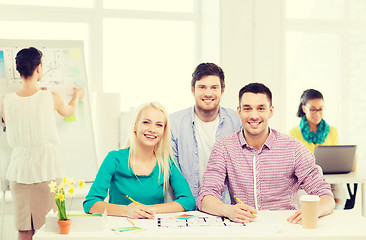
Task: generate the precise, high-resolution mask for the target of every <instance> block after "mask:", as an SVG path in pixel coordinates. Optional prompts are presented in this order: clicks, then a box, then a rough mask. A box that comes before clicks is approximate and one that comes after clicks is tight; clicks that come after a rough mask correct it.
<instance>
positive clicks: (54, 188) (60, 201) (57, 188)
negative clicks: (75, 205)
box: [48, 177, 84, 220]
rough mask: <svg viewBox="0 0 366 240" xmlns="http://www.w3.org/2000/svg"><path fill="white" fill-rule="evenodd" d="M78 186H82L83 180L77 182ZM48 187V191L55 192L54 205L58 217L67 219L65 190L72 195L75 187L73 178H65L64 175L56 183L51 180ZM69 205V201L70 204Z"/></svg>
mask: <svg viewBox="0 0 366 240" xmlns="http://www.w3.org/2000/svg"><path fill="white" fill-rule="evenodd" d="M78 185H79V188H82V187H83V186H84V181H80V182H79V184H78ZM48 186H49V187H50V192H52V193H55V200H56V205H57V208H58V217H59V219H60V220H67V219H68V218H67V214H66V203H65V192H68V194H70V196H71V201H72V196H73V195H74V192H75V189H74V179H73V178H67V177H64V179H63V181H62V182H61V183H60V184H59V185H57V183H56V182H55V181H51V183H50V184H48ZM69 206H71V202H70V205H69Z"/></svg>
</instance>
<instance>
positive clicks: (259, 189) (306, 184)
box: [196, 83, 335, 223]
mask: <svg viewBox="0 0 366 240" xmlns="http://www.w3.org/2000/svg"><path fill="white" fill-rule="evenodd" d="M273 110H274V108H273V106H272V93H271V91H270V90H269V89H268V88H267V87H266V86H265V85H263V84H261V83H251V84H248V85H246V86H245V87H243V88H242V89H241V90H240V91H239V107H238V109H237V112H238V115H239V117H240V118H241V121H242V129H241V130H239V131H237V132H235V133H234V134H232V135H229V136H227V137H223V138H221V139H220V140H218V141H217V142H216V143H215V145H214V146H213V149H212V152H211V156H210V159H209V162H208V167H207V170H206V172H205V174H204V177H203V184H202V186H201V188H200V191H199V195H198V197H197V199H196V204H197V206H198V208H199V209H201V210H202V211H204V212H207V213H211V214H214V215H218V216H225V217H228V218H230V219H231V220H233V221H235V222H245V223H247V222H251V221H253V220H254V218H255V213H257V210H295V209H296V204H295V203H294V199H295V198H294V197H295V196H296V195H297V191H298V190H299V189H304V190H305V191H306V192H307V193H308V194H312V195H318V196H319V197H320V204H319V216H323V215H327V214H330V213H331V212H332V211H333V209H334V206H335V202H334V197H333V194H332V191H331V188H330V185H329V184H328V183H327V182H325V180H324V178H323V177H322V176H321V174H320V173H319V171H318V169H317V168H316V166H315V159H314V156H313V154H312V153H311V152H310V151H309V150H308V149H307V148H306V147H305V146H304V145H303V144H301V143H300V142H299V141H298V140H296V139H295V138H293V137H290V136H288V135H285V134H282V133H279V132H277V131H276V130H274V129H271V128H269V127H268V121H269V119H270V118H271V117H272V116H273ZM225 179H227V184H228V188H229V192H230V198H231V205H230V204H225V203H223V202H222V201H221V200H220V198H221V193H222V191H223V190H224V189H225V188H226V186H225ZM234 196H236V197H237V198H238V199H240V200H241V201H242V202H243V203H244V204H242V203H238V202H237V200H236V199H235V198H234ZM251 213H254V214H251ZM301 219H302V215H301V210H297V211H296V212H295V213H294V214H293V215H292V216H290V217H289V218H288V219H287V220H288V221H289V222H291V223H298V222H299V221H300V220H301Z"/></svg>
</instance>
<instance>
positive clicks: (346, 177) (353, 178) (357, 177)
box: [324, 169, 366, 216]
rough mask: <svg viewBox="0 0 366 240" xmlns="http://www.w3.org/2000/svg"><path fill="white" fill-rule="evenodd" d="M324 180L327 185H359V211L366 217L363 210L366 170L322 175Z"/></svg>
mask: <svg viewBox="0 0 366 240" xmlns="http://www.w3.org/2000/svg"><path fill="white" fill-rule="evenodd" d="M324 178H325V180H326V181H327V182H328V183H335V184H336V183H342V184H345V183H358V184H360V185H361V186H360V188H359V192H360V193H361V210H362V216H366V211H365V210H366V209H365V200H366V199H365V191H366V189H365V183H366V169H358V170H357V171H355V172H350V173H347V174H324Z"/></svg>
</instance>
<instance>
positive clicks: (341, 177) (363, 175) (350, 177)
mask: <svg viewBox="0 0 366 240" xmlns="http://www.w3.org/2000/svg"><path fill="white" fill-rule="evenodd" d="M323 176H324V178H325V180H327V182H328V183H366V169H357V170H356V171H355V172H350V173H347V174H324V175H323Z"/></svg>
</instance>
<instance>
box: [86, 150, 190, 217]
mask: <svg viewBox="0 0 366 240" xmlns="http://www.w3.org/2000/svg"><path fill="white" fill-rule="evenodd" d="M128 159H129V149H128V148H125V149H120V150H118V151H111V152H109V154H108V155H107V157H106V158H105V159H104V161H103V163H102V165H101V166H100V168H99V170H98V173H97V176H96V177H95V180H94V182H93V184H92V186H91V188H90V190H89V193H88V195H87V196H86V198H85V201H84V202H83V207H84V211H85V213H89V210H90V208H91V207H92V206H93V205H94V203H96V202H98V201H104V199H105V198H106V197H107V194H108V190H109V203H113V204H121V205H128V204H130V203H131V200H129V199H128V198H127V197H126V195H128V196H130V197H131V198H132V199H134V200H135V201H137V202H140V203H142V204H145V205H152V204H159V203H164V195H163V181H164V180H163V176H161V177H160V179H159V166H158V164H156V166H155V167H154V169H153V170H152V172H151V173H150V174H149V175H135V174H134V173H133V171H132V169H131V167H130V165H129V160H128ZM169 183H170V186H171V187H172V189H173V193H174V196H175V200H174V201H176V202H178V203H179V204H180V205H182V207H183V208H184V209H185V210H186V211H190V210H194V209H195V199H194V197H193V195H192V192H191V190H190V188H189V185H188V183H187V181H186V179H185V178H184V177H183V175H182V173H181V172H180V171H179V170H178V168H177V167H176V165H175V164H174V163H173V161H171V162H170V174H169Z"/></svg>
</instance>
